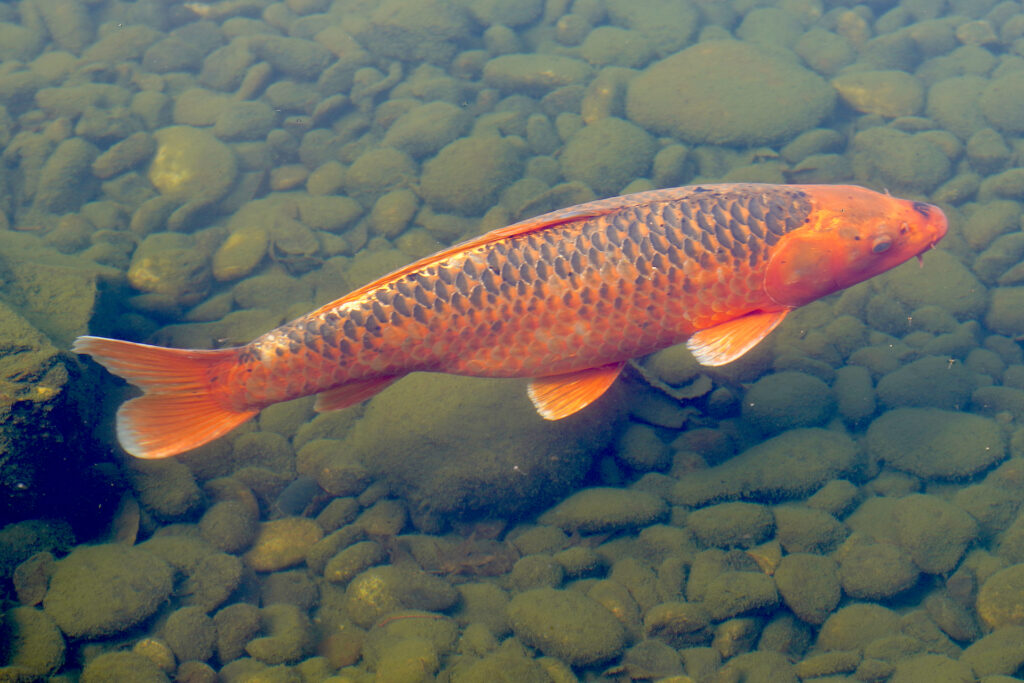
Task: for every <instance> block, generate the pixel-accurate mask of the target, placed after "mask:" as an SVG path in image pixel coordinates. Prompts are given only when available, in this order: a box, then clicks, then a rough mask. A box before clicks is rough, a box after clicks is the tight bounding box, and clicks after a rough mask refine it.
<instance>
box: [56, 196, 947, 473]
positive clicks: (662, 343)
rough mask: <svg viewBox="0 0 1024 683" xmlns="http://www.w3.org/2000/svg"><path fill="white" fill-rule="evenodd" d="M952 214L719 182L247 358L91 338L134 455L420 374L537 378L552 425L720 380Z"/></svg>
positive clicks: (292, 334)
mask: <svg viewBox="0 0 1024 683" xmlns="http://www.w3.org/2000/svg"><path fill="white" fill-rule="evenodd" d="M945 232H946V219H945V216H944V215H943V214H942V212H941V210H939V209H938V208H937V207H935V206H932V205H930V204H924V203H921V202H913V201H908V200H902V199H897V198H894V197H891V196H889V195H883V194H879V193H876V192H872V191H870V190H866V189H863V188H859V187H854V186H799V185H763V184H722V185H702V186H694V187H681V188H673V189H664V190H653V191H649V192H641V193H637V194H633V195H627V196H623V197H614V198H611V199H603V200H598V201H594V202H589V203H586V204H581V205H578V206H574V207H570V208H566V209H562V210H559V211H554V212H552V213H549V214H545V215H543V216H539V217H536V218H532V219H529V220H527V221H523V222H521V223H517V224H514V225H511V226H508V227H506V228H502V229H499V230H495V231H493V232H490V233H487V234H486V235H482V236H480V237H478V238H475V239H472V240H470V241H468V242H465V243H463V244H461V245H457V246H455V247H452V248H450V249H446V250H444V251H442V252H439V253H438V254H435V255H433V256H430V257H427V258H425V259H422V260H420V261H418V262H416V263H413V264H411V265H409V266H407V267H405V268H402V269H400V270H398V271H395V272H394V273H391V274H390V275H387V276H385V277H383V278H381V279H379V280H377V281H375V282H372V283H370V284H368V285H366V286H364V287H362V288H360V289H358V290H356V291H354V292H352V293H351V294H349V295H347V296H345V297H342V298H341V299H338V300H337V301H334V302H331V303H329V304H327V305H325V306H323V307H321V308H319V309H317V310H315V311H313V312H311V313H309V314H307V315H305V316H303V317H301V318H299V319H297V320H294V321H292V322H290V323H287V324H285V325H282V326H281V327H278V328H276V329H274V330H272V331H270V332H267V333H266V334H264V335H262V336H260V337H258V338H257V339H255V340H253V341H252V342H250V343H249V344H247V345H245V346H241V347H236V348H231V349H220V350H215V351H199V350H183V349H165V348H161V347H154V346H147V345H141V344H134V343H131V342H124V341H118V340H109V339H103V338H99V337H80V338H79V339H78V340H77V341H76V342H75V345H74V347H73V349H74V350H75V351H77V352H79V353H87V354H91V355H92V356H93V358H94V359H95V360H97V361H98V362H99V363H101V364H102V365H104V366H105V367H107V368H108V369H109V370H111V371H112V372H114V373H115V374H117V375H120V376H122V377H124V378H125V379H126V380H128V381H129V382H131V383H133V384H135V385H137V386H139V387H140V388H142V389H143V390H144V391H145V392H146V393H145V394H144V395H143V396H141V397H139V398H136V399H133V400H131V401H128V402H127V403H126V404H124V405H123V406H122V407H121V409H120V411H119V413H118V436H119V439H120V441H121V443H122V445H123V446H124V447H125V449H126V450H127V451H128V452H130V453H132V454H133V455H136V456H139V457H146V458H158V457H166V456H169V455H174V454H176V453H179V452H182V451H184V450H188V449H190V448H194V447H196V446H198V445H201V444H202V443H205V442H207V441H209V440H211V439H213V438H216V437H217V436H220V435H221V434H223V433H224V432H226V431H228V430H230V429H231V428H233V427H234V426H236V425H238V424H240V423H241V422H244V421H245V420H247V419H249V418H250V417H252V416H253V415H255V414H256V413H258V412H259V410H260V409H262V408H264V407H266V406H268V405H270V404H273V403H277V402H279V401H285V400H289V399H294V398H298V397H300V396H307V395H310V394H318V395H319V396H318V401H317V409H318V410H331V409H337V408H342V407H345V406H348V405H352V404H353V403H357V402H359V401H361V400H364V399H366V398H368V397H369V396H372V395H373V394H375V393H377V392H378V391H380V390H381V389H383V388H384V387H386V386H387V385H388V384H390V383H391V382H393V381H394V380H396V379H398V378H400V377H402V376H404V375H406V374H408V373H410V372H415V371H427V372H446V373H452V374H460V375H472V376H479V377H531V378H534V379H533V381H532V382H531V384H530V388H529V393H530V398H531V399H532V400H533V402H534V405H535V406H536V407H537V409H538V412H539V413H540V414H541V415H542V416H543V417H545V418H547V419H559V418H561V417H565V416H567V415H570V414H572V413H574V412H576V411H578V410H580V409H582V408H583V407H585V406H586V405H588V404H589V403H590V402H592V401H593V400H595V399H596V398H597V397H598V396H600V395H601V394H602V393H603V392H604V391H605V390H606V389H607V388H608V386H610V385H611V383H612V382H613V381H614V380H615V378H616V376H617V375H618V373H619V371H620V370H621V368H622V365H623V363H624V362H625V361H627V360H628V359H630V358H634V357H636V356H641V355H645V354H647V353H651V352H653V351H656V350H658V349H662V348H665V347H667V346H671V345H673V344H677V343H680V342H683V341H686V342H687V343H688V346H689V347H690V349H691V350H692V351H693V352H694V354H695V356H696V357H697V359H698V360H699V361H700V362H701V363H704V364H706V365H721V364H724V363H727V362H729V361H731V360H734V359H735V358H738V357H739V356H741V355H743V354H744V353H745V352H746V351H748V350H750V349H751V348H752V347H753V346H755V345H756V344H757V343H758V342H759V341H760V340H761V339H763V338H764V337H765V336H766V335H767V334H768V333H769V332H771V330H773V329H774V328H775V327H776V326H777V325H778V324H779V323H780V322H781V321H782V320H783V319H784V318H785V316H786V314H787V313H788V312H789V311H791V310H793V309H794V308H796V307H799V306H801V305H803V304H806V303H808V302H810V301H814V300H815V299H818V298H820V297H822V296H825V295H828V294H831V293H832V292H835V291H838V290H840V289H843V288H845V287H848V286H850V285H852V284H856V283H857V282H861V281H863V280H866V279H868V278H870V277H873V276H874V275H877V274H878V273H881V272H884V271H885V270H888V269H890V268H892V267H894V266H896V265H899V264H900V263H903V262H904V261H906V260H907V259H909V258H911V257H914V256H919V255H920V254H921V253H922V252H924V251H926V250H927V249H929V248H931V247H932V246H934V245H935V243H936V242H938V240H940V239H941V238H942V237H943V235H944V234H945Z"/></svg>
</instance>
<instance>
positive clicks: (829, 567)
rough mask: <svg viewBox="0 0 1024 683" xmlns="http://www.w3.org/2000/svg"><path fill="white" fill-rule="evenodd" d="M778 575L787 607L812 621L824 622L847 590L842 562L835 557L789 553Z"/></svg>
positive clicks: (802, 617) (776, 582)
mask: <svg viewBox="0 0 1024 683" xmlns="http://www.w3.org/2000/svg"><path fill="white" fill-rule="evenodd" d="M774 578H775V586H776V587H777V588H778V591H779V594H780V595H781V596H782V601H783V602H784V603H785V604H786V607H788V608H789V609H790V610H792V611H793V614H795V615H796V616H798V617H799V618H800V619H802V620H803V621H806V622H807V623H808V624H815V625H817V624H822V623H824V621H825V619H827V618H828V616H829V615H830V614H831V613H832V611H833V610H835V608H836V607H837V606H838V605H839V599H840V598H841V597H842V594H843V591H842V587H841V585H840V581H839V566H838V565H837V564H836V562H835V560H833V559H832V558H831V557H825V556H822V555H812V554H810V553H792V554H790V555H786V556H785V557H783V558H782V561H781V562H779V566H778V567H777V568H776V569H775V574H774Z"/></svg>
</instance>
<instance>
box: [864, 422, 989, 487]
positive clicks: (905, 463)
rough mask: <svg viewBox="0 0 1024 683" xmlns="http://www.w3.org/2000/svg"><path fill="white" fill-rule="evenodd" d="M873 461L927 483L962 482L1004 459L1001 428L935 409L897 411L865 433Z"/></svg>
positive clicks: (873, 423)
mask: <svg viewBox="0 0 1024 683" xmlns="http://www.w3.org/2000/svg"><path fill="white" fill-rule="evenodd" d="M866 443H867V448H868V451H869V453H870V454H871V456H872V458H874V459H876V460H880V461H883V462H886V463H887V464H889V466H891V467H894V468H896V469H898V470H901V471H903V472H909V473H910V474H914V475H916V476H919V477H921V478H923V479H925V480H930V479H953V480H955V479H963V478H966V477H969V476H971V475H973V474H976V473H977V472H980V471H981V470H984V469H985V468H987V467H991V466H992V465H994V464H996V463H998V462H1000V461H1001V460H1002V459H1003V458H1005V457H1006V446H1005V444H1004V442H1003V435H1002V433H1001V431H1000V429H999V425H998V424H997V423H996V422H995V421H994V420H991V419H989V418H986V417H981V416H979V415H971V414H969V413H960V412H953V411H946V410H937V409H934V408H896V409H895V410H890V411H889V412H887V413H884V414H883V415H882V416H880V417H878V418H876V419H875V421H874V422H872V423H871V426H870V427H869V428H868V433H867V440H866Z"/></svg>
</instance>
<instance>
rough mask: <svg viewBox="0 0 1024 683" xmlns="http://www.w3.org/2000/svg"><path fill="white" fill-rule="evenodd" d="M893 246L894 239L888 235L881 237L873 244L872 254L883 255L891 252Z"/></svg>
mask: <svg viewBox="0 0 1024 683" xmlns="http://www.w3.org/2000/svg"><path fill="white" fill-rule="evenodd" d="M891 246H892V238H891V237H889V236H888V235H879V236H878V237H876V238H875V241H874V242H872V243H871V253H872V254H881V253H884V252H886V251H889V247H891Z"/></svg>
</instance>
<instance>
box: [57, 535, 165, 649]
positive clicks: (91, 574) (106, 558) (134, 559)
mask: <svg viewBox="0 0 1024 683" xmlns="http://www.w3.org/2000/svg"><path fill="white" fill-rule="evenodd" d="M172 574H173V572H172V571H171V568H170V566H168V564H167V563H166V562H164V561H163V560H161V559H160V558H159V557H157V556H155V555H153V554H151V553H148V552H146V551H144V550H140V549H138V548H133V547H130V546H126V545H121V544H105V545H96V546H82V547H80V548H78V549H76V550H75V551H73V552H72V553H71V554H70V555H68V556H67V557H65V558H64V559H62V560H60V561H59V562H57V565H56V567H55V568H54V572H53V576H52V578H51V579H50V587H49V590H48V591H47V592H46V598H45V599H44V601H43V607H44V609H45V610H46V613H47V614H48V615H49V616H51V617H52V618H53V620H54V621H55V622H57V625H58V626H59V627H60V629H61V631H63V632H64V633H65V634H66V635H68V636H69V637H72V638H100V637H103V636H109V635H114V634H117V633H120V632H121V631H123V630H125V629H128V628H131V627H132V626H134V625H136V624H138V623H140V622H142V621H143V620H145V619H147V618H148V617H149V616H151V615H152V614H153V613H154V612H156V610H157V609H158V608H159V607H160V606H161V605H162V604H163V603H164V601H165V600H166V599H167V598H168V596H170V594H171V588H172V587H173V586H172V578H173V576H172Z"/></svg>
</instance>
